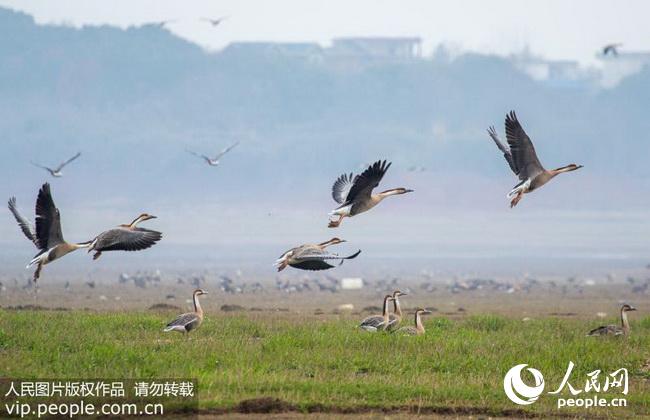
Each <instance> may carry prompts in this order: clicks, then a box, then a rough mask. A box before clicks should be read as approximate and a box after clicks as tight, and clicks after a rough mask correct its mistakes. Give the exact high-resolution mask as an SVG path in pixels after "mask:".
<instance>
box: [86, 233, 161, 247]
mask: <svg viewBox="0 0 650 420" xmlns="http://www.w3.org/2000/svg"><path fill="white" fill-rule="evenodd" d="M161 238H162V233H160V232H157V231H155V230H149V229H144V228H133V229H127V228H115V229H110V230H107V231H106V232H102V233H100V234H99V235H98V236H97V238H95V241H93V242H94V246H93V249H94V250H96V251H140V250H143V249H147V248H150V247H152V246H153V245H154V244H155V243H156V242H158V241H159V240H160V239H161Z"/></svg>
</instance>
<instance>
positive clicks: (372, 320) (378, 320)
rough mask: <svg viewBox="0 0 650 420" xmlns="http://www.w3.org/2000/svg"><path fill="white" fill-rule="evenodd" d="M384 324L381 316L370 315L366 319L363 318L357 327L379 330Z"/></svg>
mask: <svg viewBox="0 0 650 420" xmlns="http://www.w3.org/2000/svg"><path fill="white" fill-rule="evenodd" d="M383 323H384V317H383V316H381V315H372V316H369V317H367V318H365V319H364V320H363V321H361V324H359V326H360V327H361V328H364V327H373V328H379V327H380V326H381V325H382V324H383Z"/></svg>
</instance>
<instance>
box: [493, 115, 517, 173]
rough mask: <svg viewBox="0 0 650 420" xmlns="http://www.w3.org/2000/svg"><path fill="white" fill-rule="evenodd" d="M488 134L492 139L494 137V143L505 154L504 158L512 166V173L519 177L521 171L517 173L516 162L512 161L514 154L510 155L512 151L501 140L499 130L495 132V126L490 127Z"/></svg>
mask: <svg viewBox="0 0 650 420" xmlns="http://www.w3.org/2000/svg"><path fill="white" fill-rule="evenodd" d="M487 132H488V134H489V135H490V137H492V140H494V143H495V144H496V145H497V147H498V148H499V150H501V152H503V157H504V158H506V162H508V165H509V166H510V169H512V172H514V173H515V175H517V173H518V172H519V171H517V166H515V162H514V160H513V159H512V153H510V149H508V147H507V146H506V145H505V144H503V143H501V140H500V139H499V135H498V134H497V130H495V129H494V127H493V126H490V128H488V130H487Z"/></svg>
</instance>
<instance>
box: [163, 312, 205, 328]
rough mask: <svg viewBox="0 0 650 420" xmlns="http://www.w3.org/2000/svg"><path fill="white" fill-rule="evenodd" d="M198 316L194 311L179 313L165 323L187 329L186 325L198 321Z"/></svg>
mask: <svg viewBox="0 0 650 420" xmlns="http://www.w3.org/2000/svg"><path fill="white" fill-rule="evenodd" d="M198 320H199V316H198V315H197V314H196V313H194V312H188V313H186V314H181V315H179V316H177V317H176V319H174V320H173V321H171V322H170V323H169V324H167V328H169V327H185V328H186V329H187V326H188V325H191V324H193V323H196V322H198Z"/></svg>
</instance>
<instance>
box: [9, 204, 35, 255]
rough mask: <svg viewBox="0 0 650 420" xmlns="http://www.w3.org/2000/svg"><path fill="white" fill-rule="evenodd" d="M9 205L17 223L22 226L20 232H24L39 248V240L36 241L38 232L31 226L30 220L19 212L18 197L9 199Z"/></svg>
mask: <svg viewBox="0 0 650 420" xmlns="http://www.w3.org/2000/svg"><path fill="white" fill-rule="evenodd" d="M8 204H9V210H10V211H11V213H12V214H13V215H14V218H15V219H16V222H18V226H20V230H22V231H23V233H24V234H25V236H26V237H27V239H29V240H30V241H32V242H33V243H34V245H36V246H38V239H36V232H35V231H34V226H33V225H32V224H31V222H30V221H29V220H27V219H25V218H24V217H23V216H22V215H21V214H20V212H19V211H18V208H17V207H16V197H11V198H10V199H9V203H8Z"/></svg>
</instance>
